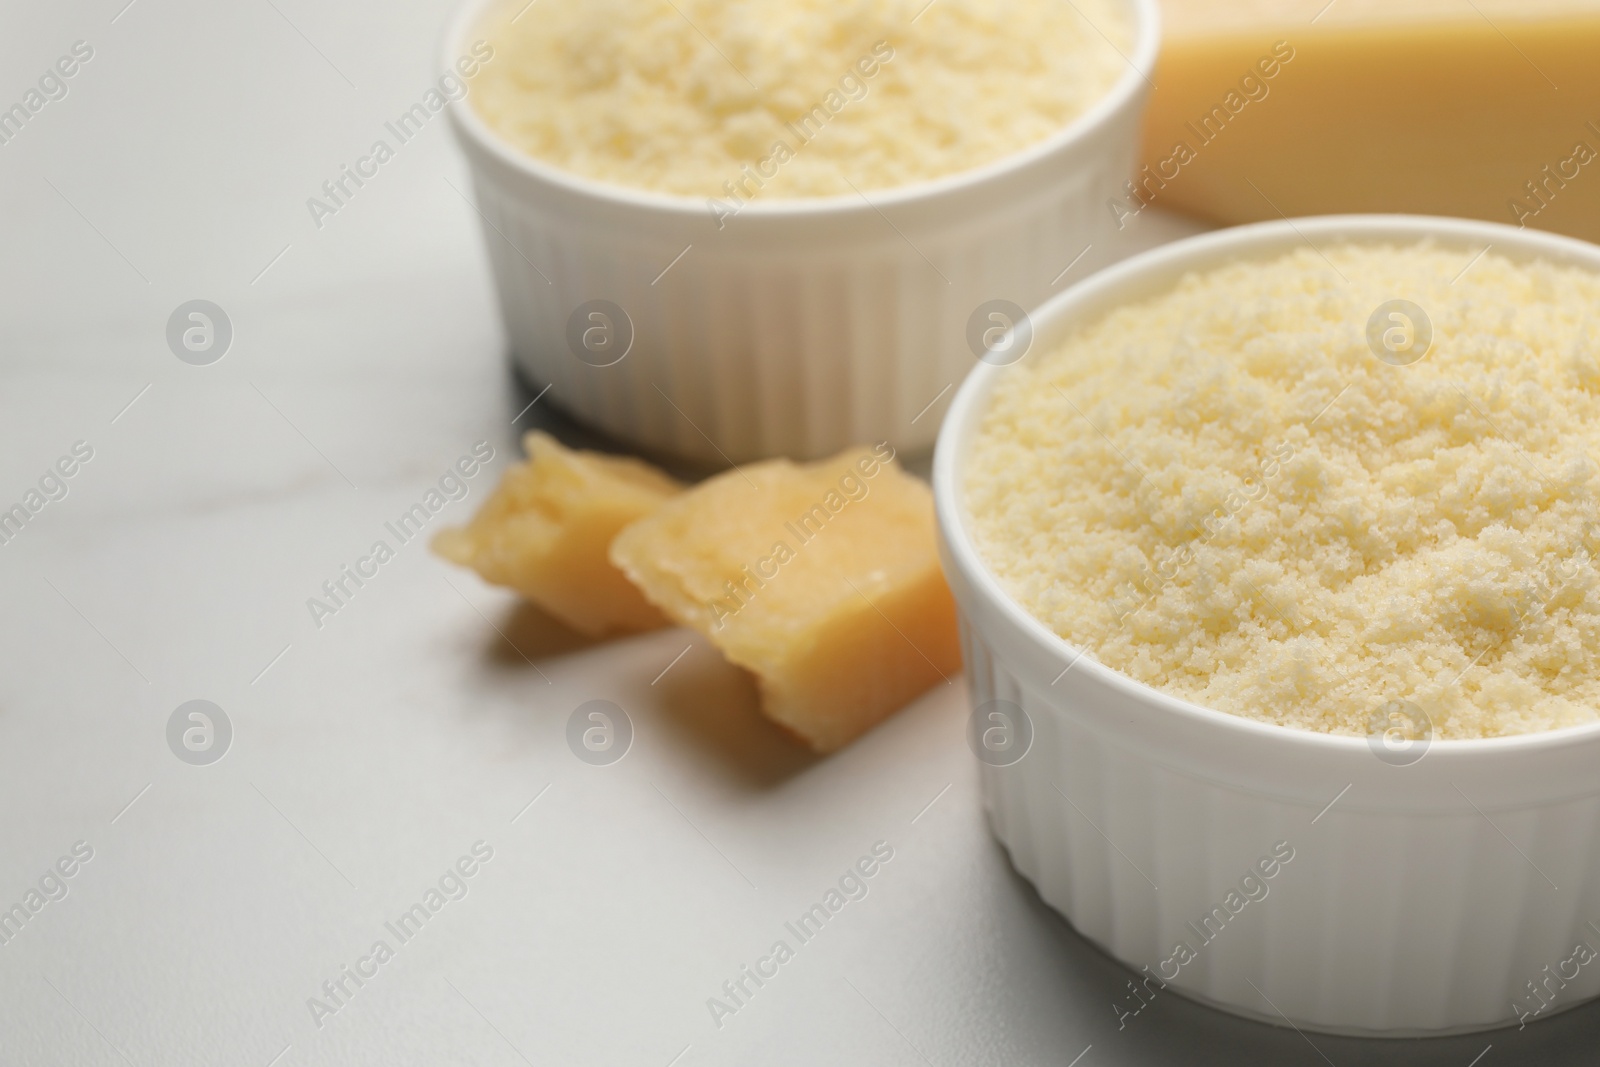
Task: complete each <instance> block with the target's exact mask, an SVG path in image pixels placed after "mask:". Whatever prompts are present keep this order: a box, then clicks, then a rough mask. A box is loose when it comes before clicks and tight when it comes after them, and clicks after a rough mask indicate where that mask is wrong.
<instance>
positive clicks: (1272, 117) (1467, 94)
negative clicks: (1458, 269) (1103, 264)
mask: <svg viewBox="0 0 1600 1067" xmlns="http://www.w3.org/2000/svg"><path fill="white" fill-rule="evenodd" d="M1162 7H1163V15H1164V17H1165V27H1164V30H1165V36H1164V39H1163V44H1162V53H1161V60H1160V63H1159V65H1158V68H1157V71H1156V74H1155V78H1154V81H1155V84H1156V86H1157V88H1156V91H1155V92H1154V94H1153V95H1152V98H1151V104H1150V111H1149V113H1148V116H1147V120H1146V124H1145V140H1144V153H1143V154H1144V160H1143V162H1144V164H1145V169H1144V170H1142V171H1141V172H1140V173H1139V175H1138V176H1137V177H1136V179H1135V187H1134V190H1132V194H1134V195H1136V196H1137V199H1134V198H1133V196H1132V195H1130V197H1127V198H1124V199H1123V200H1122V201H1120V203H1119V202H1113V203H1112V204H1111V205H1109V207H1110V209H1111V211H1112V213H1113V214H1114V215H1116V216H1117V217H1118V218H1119V219H1121V220H1122V221H1124V223H1126V222H1127V221H1128V214H1129V213H1130V212H1132V213H1137V212H1138V211H1139V210H1140V208H1141V206H1142V205H1154V206H1157V207H1163V208H1171V209H1173V210H1177V211H1184V212H1189V213H1191V214H1197V215H1201V216H1203V217H1206V218H1209V219H1213V220H1215V221H1218V222H1223V223H1239V222H1252V221H1257V220H1261V219H1275V218H1278V217H1279V216H1280V213H1281V214H1284V215H1290V216H1295V215H1316V214H1328V213H1338V212H1414V213H1419V214H1430V215H1462V216H1467V217H1471V218H1481V219H1489V220H1491V221H1498V222H1506V223H1511V224H1513V225H1523V224H1526V225H1528V226H1534V227H1537V228H1539V229H1544V230H1552V231H1556V232H1560V233H1567V234H1571V235H1574V236H1578V237H1584V238H1587V239H1589V240H1600V61H1597V56H1600V5H1597V4H1596V3H1594V2H1593V0H1335V2H1334V3H1331V4H1330V3H1329V2H1328V0H1253V2H1252V0H1225V2H1218V0H1163V4H1162ZM1313 19H1315V21H1313Z"/></svg>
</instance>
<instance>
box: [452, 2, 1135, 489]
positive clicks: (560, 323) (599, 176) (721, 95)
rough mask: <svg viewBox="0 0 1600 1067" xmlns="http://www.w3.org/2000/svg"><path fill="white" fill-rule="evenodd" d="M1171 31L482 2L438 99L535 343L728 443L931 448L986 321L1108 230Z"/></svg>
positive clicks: (540, 356) (658, 434)
mask: <svg viewBox="0 0 1600 1067" xmlns="http://www.w3.org/2000/svg"><path fill="white" fill-rule="evenodd" d="M1158 38H1159V28H1158V16H1157V9H1156V4H1155V0H1079V2H1078V3H1076V4H1060V3H1055V2H1054V0H1006V2H1003V3H998V4H997V3H992V2H991V3H985V2H982V0H935V2H932V3H929V2H927V0H853V2H851V3H846V4H827V3H823V2H822V0H807V2H805V3H792V2H780V0H744V2H741V3H721V2H718V0H678V2H675V3H671V2H667V0H586V2H580V0H541V2H539V3H537V4H530V3H527V2H526V0H474V2H472V3H469V4H468V5H467V6H466V7H465V8H463V9H462V10H461V11H460V13H459V14H458V15H457V17H456V18H455V20H454V21H453V23H452V24H451V26H450V27H449V29H448V31H447V33H446V35H445V40H444V48H443V62H444V64H445V65H446V66H447V67H450V66H453V65H455V64H456V62H457V59H458V57H461V56H464V55H468V54H472V55H474V56H479V57H481V56H482V54H483V53H484V52H487V53H488V58H480V60H479V61H478V62H476V63H474V64H473V67H474V69H475V73H474V75H473V76H472V77H471V78H470V79H468V80H467V81H466V82H464V83H463V92H462V94H460V98H458V99H456V100H454V101H453V102H452V103H451V104H450V108H449V109H450V113H451V116H452V121H453V124H454V128H455V130H456V133H457V136H458V140H459V142H460V144H461V145H462V147H463V149H464V151H465V153H466V157H467V161H468V164H469V166H470V170H471V174H472V183H473V187H474V190H475V200H476V203H475V207H476V209H477V211H478V213H479V214H480V215H481V217H482V221H483V232H484V238H485V243H486V247H487V250H488V253H489V258H490V262H491V266H492V268H493V272H494V277H495V281H496V285H497V289H498V296H499V303H500V309H501V313H502V317H503V320H504V323H505V327H506V331H507V334H508V336H509V341H510V346H511V349H512V352H513V355H514V358H515V360H516V362H517V364H518V366H519V367H520V368H521V370H522V371H523V372H524V373H525V374H526V375H527V376H528V377H529V378H530V379H532V380H533V382H535V383H537V384H538V385H540V386H543V385H549V386H550V389H551V392H550V401H551V402H553V403H555V404H557V405H559V406H561V407H563V408H565V409H567V410H568V411H570V412H571V413H573V414H575V415H576V416H578V417H579V418H580V419H582V420H584V421H586V422H588V423H590V424H592V425H594V426H597V427H599V428H600V429H602V430H605V431H606V432H608V433H610V434H613V435H615V436H617V437H619V438H622V439H624V440H628V441H631V442H634V443H636V444H639V445H642V446H644V447H646V448H650V449H655V450H660V451H663V452H668V453H673V454H677V455H681V456H686V457H690V458H694V459H699V460H704V461H708V462H712V463H719V464H726V463H732V462H738V461H742V460H746V459H755V458H759V457H764V456H771V455H788V456H791V457H793V458H814V457H818V456H822V455H829V454H832V453H834V452H836V451H838V450H840V449H842V448H844V447H847V446H849V445H851V444H853V443H855V442H859V441H864V440H891V441H893V442H895V444H896V446H897V447H899V448H901V449H902V450H905V451H913V452H914V451H917V450H919V449H926V448H928V447H930V446H931V445H932V443H933V439H934V436H935V434H936V432H937V427H938V422H939V416H940V414H941V412H942V409H943V407H944V406H945V405H947V404H948V401H949V393H950V392H951V387H952V386H953V384H954V383H955V382H957V381H958V380H959V379H960V378H961V376H962V375H964V374H965V372H966V370H967V369H968V368H969V367H970V366H971V365H972V363H973V361H974V360H975V359H976V358H977V356H978V354H979V353H981V351H982V349H981V348H979V349H978V350H977V351H974V350H973V348H972V346H971V344H970V343H969V340H968V338H969V335H971V334H973V329H972V326H973V324H974V323H977V324H978V327H979V329H978V330H977V333H978V335H980V336H981V334H982V332H983V330H985V329H989V328H990V327H991V325H992V323H993V322H995V321H997V320H993V319H991V318H989V314H990V313H991V312H992V310H993V308H994V307H996V306H1000V307H1031V306H1033V305H1035V304H1037V303H1038V302H1039V301H1041V300H1043V299H1044V298H1045V297H1046V296H1047V295H1048V294H1049V293H1050V292H1051V291H1052V289H1053V288H1054V287H1055V286H1056V285H1057V284H1058V283H1060V282H1061V281H1063V279H1064V278H1065V277H1067V276H1068V275H1069V273H1070V272H1069V270H1068V269H1067V268H1069V267H1070V268H1072V269H1073V270H1076V271H1077V272H1078V273H1079V274H1081V273H1083V272H1085V271H1087V270H1088V269H1089V267H1091V266H1092V265H1093V264H1094V262H1095V261H1096V259H1097V257H1098V256H1099V255H1100V254H1102V253H1103V252H1104V251H1105V250H1106V249H1107V247H1108V246H1109V244H1110V236H1111V234H1113V233H1114V232H1115V230H1116V219H1115V213H1114V212H1113V211H1111V210H1109V209H1108V204H1109V203H1110V202H1111V201H1112V200H1113V198H1114V197H1115V196H1117V195H1120V194H1121V193H1122V191H1123V187H1124V185H1125V183H1126V182H1127V180H1128V179H1129V178H1130V177H1131V175H1132V173H1133V168H1134V159H1135V155H1136V150H1137V142H1138V137H1139V123H1140V118H1141V115H1142V112H1143V107H1144V103H1145V99H1146V96H1147V94H1148V91H1149V76H1150V71H1151V70H1152V69H1153V66H1154V62H1155V57H1156V51H1157V45H1158ZM474 42H476V47H477V51H475V52H474V51H472V49H473V47H474ZM1096 248H1098V249H1099V250H1100V251H1098V252H1096V251H1092V250H1093V249H1096ZM1080 259H1081V262H1079V260H1080Z"/></svg>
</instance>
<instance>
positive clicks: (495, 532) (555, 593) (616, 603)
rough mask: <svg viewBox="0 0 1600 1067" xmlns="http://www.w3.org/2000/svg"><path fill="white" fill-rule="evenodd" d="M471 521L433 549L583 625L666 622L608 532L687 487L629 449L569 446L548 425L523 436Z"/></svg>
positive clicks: (607, 627) (595, 629)
mask: <svg viewBox="0 0 1600 1067" xmlns="http://www.w3.org/2000/svg"><path fill="white" fill-rule="evenodd" d="M523 441H524V446H525V447H526V449H527V452H528V461H527V462H526V463H519V464H516V465H515V466H512V467H508V468H507V469H506V472H505V474H504V475H503V476H502V477H501V479H500V485H499V486H498V487H497V488H496V489H495V491H494V494H493V495H492V496H490V497H489V499H488V500H486V501H485V502H484V505H483V507H482V508H480V509H479V511H478V513H477V514H476V515H474V516H473V517H472V522H470V523H469V524H467V525H466V526H464V527H461V528H458V529H448V530H442V531H440V533H439V536H438V537H436V538H434V541H433V550H434V551H435V552H437V553H438V554H439V555H441V556H443V557H444V558H445V559H448V560H450V561H451V562H453V563H459V564H461V565H462V566H464V567H471V568H472V569H473V570H475V571H477V572H478V574H479V575H480V576H481V577H482V578H483V579H484V580H485V581H488V582H493V583H495V584H496V585H505V586H510V587H511V588H512V589H515V590H516V591H517V592H518V593H521V594H522V595H523V596H524V597H526V598H527V599H528V600H531V601H532V602H533V603H535V604H537V605H539V606H540V607H541V608H543V609H544V610H545V611H547V612H549V613H550V614H551V615H553V616H555V617H556V618H557V619H560V620H561V621H562V622H564V623H566V624H567V625H568V626H570V627H572V628H573V629H574V630H577V631H579V632H580V633H584V634H588V635H590V636H593V637H597V636H600V635H602V634H609V633H636V632H639V631H642V630H654V629H657V628H658V627H662V626H665V625H666V624H667V620H666V618H665V617H664V616H663V615H662V614H661V613H660V612H659V611H657V610H656V609H655V608H654V607H652V606H651V605H650V604H649V603H648V602H647V601H646V600H645V599H644V597H642V596H640V595H639V591H638V590H637V589H635V588H634V587H633V586H632V585H630V584H629V583H628V580H627V579H626V578H624V577H623V576H622V573H621V572H620V571H618V570H617V569H616V568H615V567H613V566H612V565H611V562H610V560H609V559H608V558H607V553H608V552H609V551H610V549H611V539H612V538H614V537H615V536H616V535H617V532H618V531H619V530H621V529H622V528H623V527H625V526H627V525H628V524H629V523H631V522H635V521H637V520H638V519H640V518H643V517H644V516H646V515H648V514H650V513H651V512H652V511H654V510H655V509H656V508H658V507H660V506H661V505H662V504H663V503H665V502H666V501H667V500H668V499H670V498H671V497H673V496H676V495H677V494H678V493H679V492H680V491H681V490H682V488H683V486H681V485H679V484H678V483H677V482H675V481H674V480H673V479H671V478H669V477H667V475H665V474H663V473H661V472H660V471H658V470H656V469H655V468H654V467H652V466H650V465H649V464H647V463H643V462H641V461H639V460H636V459H632V458H630V457H627V456H607V455H602V454H601V453H599V452H581V451H577V450H575V449H569V448H567V447H565V446H564V445H562V444H561V442H560V441H557V440H556V439H555V438H554V437H551V436H550V435H549V434H545V433H538V432H534V433H530V434H528V435H527V437H525V438H524V439H523Z"/></svg>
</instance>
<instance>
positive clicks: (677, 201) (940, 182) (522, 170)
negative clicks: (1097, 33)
mask: <svg viewBox="0 0 1600 1067" xmlns="http://www.w3.org/2000/svg"><path fill="white" fill-rule="evenodd" d="M505 2H506V0H465V2H464V3H462V4H460V5H459V6H458V7H457V9H456V12H455V14H454V15H452V16H451V18H450V19H449V21H448V23H447V26H446V29H445V32H444V36H443V40H442V43H441V47H440V59H439V63H440V69H441V70H446V71H447V70H453V69H454V67H453V64H454V63H455V61H456V59H457V58H458V57H459V56H460V55H461V54H462V45H463V43H465V42H466V41H467V38H468V34H470V33H471V32H472V30H473V29H474V28H475V27H476V26H477V25H478V24H479V23H480V21H481V19H482V17H483V16H484V14H485V13H486V10H487V9H488V8H489V7H491V6H493V5H496V4H501V3H505ZM1121 2H1122V3H1123V4H1125V5H1126V6H1127V7H1128V8H1129V9H1130V11H1131V13H1132V15H1133V19H1134V46H1133V49H1132V51H1131V53H1130V54H1128V55H1124V56H1123V59H1124V61H1125V69H1124V70H1123V72H1122V74H1121V75H1120V76H1119V77H1118V79H1117V81H1116V82H1115V83H1114V84H1113V85H1112V87H1111V88H1110V89H1109V90H1108V91H1107V92H1105V93H1104V94H1102V95H1101V97H1100V98H1099V99H1098V100H1096V101H1095V102H1094V104H1093V105H1092V106H1091V107H1089V109H1088V110H1086V111H1084V112H1083V113H1082V114H1080V115H1078V116H1077V117H1076V118H1075V119H1073V120H1072V121H1071V122H1069V123H1068V124H1067V125H1065V126H1063V127H1062V128H1061V129H1060V130H1057V131H1056V132H1055V133H1053V134H1051V135H1050V136H1049V137H1047V138H1045V139H1044V140H1042V141H1037V142H1035V143H1034V144H1031V145H1028V146H1027V147H1025V148H1022V149H1018V150H1017V151H1015V152H1010V153H1007V154H1006V155H1003V156H1001V157H1000V158H998V159H994V160H990V161H989V162H988V163H984V164H982V165H980V166H977V167H972V168H969V169H967V170H960V171H956V172H954V173H952V174H946V175H942V176H940V177H936V178H928V179H924V180H921V181H916V182H908V183H906V184H905V185H896V186H892V187H889V188H886V189H869V190H866V191H863V192H859V193H836V194H833V195H829V196H818V197H787V198H780V197H773V198H770V199H766V200H762V199H760V198H756V199H752V200H747V201H746V202H745V204H744V206H743V207H741V208H740V209H739V217H740V218H741V219H744V218H753V219H769V220H775V219H796V218H798V219H809V218H814V217H816V216H822V215H851V214H855V213H858V212H875V211H877V210H879V209H880V208H886V207H898V206H903V205H911V204H920V203H924V202H927V201H932V200H938V199H940V198H943V197H947V196H951V195H955V194H958V193H961V192H963V191H966V190H968V189H971V188H974V187H978V186H982V185H985V184H988V183H990V182H992V181H995V180H997V179H1000V178H1003V177H1004V176H1006V175H1008V174H1010V173H1013V172H1016V171H1021V170H1025V169H1027V168H1028V167H1030V166H1034V165H1036V164H1039V163H1041V162H1043V161H1045V160H1047V159H1048V158H1049V157H1051V156H1053V155H1055V154H1056V153H1058V152H1062V151H1067V150H1070V149H1072V148H1074V147H1076V146H1077V145H1079V144H1080V143H1083V142H1087V141H1091V140H1092V139H1093V138H1094V137H1095V136H1096V135H1098V134H1099V133H1100V132H1101V131H1102V130H1104V129H1105V128H1106V127H1108V126H1110V125H1111V124H1112V123H1114V122H1116V121H1118V120H1119V119H1120V118H1121V117H1122V115H1123V113H1124V112H1126V111H1128V110H1129V109H1130V108H1135V109H1136V107H1137V104H1138V103H1139V100H1140V97H1141V96H1142V95H1143V93H1144V92H1145V90H1146V88H1147V87H1149V86H1151V85H1152V84H1153V83H1152V82H1151V77H1152V75H1153V74H1154V71H1155V64H1156V57H1157V54H1158V52H1159V50H1160V44H1161V14H1160V8H1159V3H1158V0H1121ZM1091 25H1092V24H1091ZM1108 43H1109V42H1108ZM1112 47H1113V48H1115V46H1114V45H1113V46H1112ZM471 95H472V94H471V91H470V88H469V90H468V92H467V94H466V95H465V96H463V97H461V98H459V99H456V100H452V101H450V103H449V106H448V108H447V110H448V111H449V113H450V118H451V121H452V122H453V123H454V125H455V128H456V131H457V133H458V134H459V135H460V136H461V137H462V138H463V139H465V140H468V141H470V142H471V143H472V144H473V145H475V146H476V147H478V148H479V149H481V150H482V151H485V152H487V153H488V154H489V155H491V156H493V157H494V159H495V160H496V161H497V162H498V163H499V164H500V165H502V166H504V167H506V168H508V169H510V170H511V171H513V172H515V173H517V174H518V175H519V176H520V177H522V178H524V179H526V180H529V181H531V182H534V183H537V184H540V185H543V186H545V187H546V188H548V189H550V190H552V191H556V192H560V193H564V194H566V195H569V196H578V197H586V198H589V199H592V200H596V201H599V202H601V203H604V204H607V205H610V206H613V207H616V208H621V209H633V210H638V211H654V212H658V213H662V214H666V215H672V216H677V217H687V216H694V217H699V218H704V217H705V216H706V204H707V203H708V202H709V200H711V199H715V198H712V197H704V196H690V195H687V194H682V193H664V192H656V191H653V190H649V189H636V188H633V187H631V186H626V185H618V184H616V183H613V182H607V181H601V180H599V179H595V178H585V177H583V176H582V175H580V174H577V173H575V172H573V171H569V170H566V169H564V168H561V167H557V166H555V165H554V164H551V163H546V162H544V161H543V160H541V159H538V158H536V157H534V156H532V155H529V154H528V153H526V152H524V151H522V150H521V149H519V148H517V147H515V146H514V145H512V144H510V143H509V142H507V141H506V140H504V139H503V138H501V137H500V136H499V135H498V134H497V133H495V131H494V130H492V129H491V128H490V127H489V125H488V123H486V122H485V121H484V120H483V117H482V116H481V115H479V114H478V112H477V110H476V109H475V108H473V107H472V106H471V105H470V103H469V98H470V97H471ZM868 193H871V194H872V196H871V199H868V196H867V194H868Z"/></svg>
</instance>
